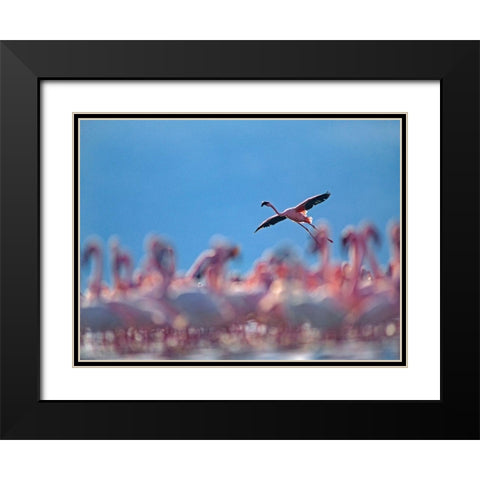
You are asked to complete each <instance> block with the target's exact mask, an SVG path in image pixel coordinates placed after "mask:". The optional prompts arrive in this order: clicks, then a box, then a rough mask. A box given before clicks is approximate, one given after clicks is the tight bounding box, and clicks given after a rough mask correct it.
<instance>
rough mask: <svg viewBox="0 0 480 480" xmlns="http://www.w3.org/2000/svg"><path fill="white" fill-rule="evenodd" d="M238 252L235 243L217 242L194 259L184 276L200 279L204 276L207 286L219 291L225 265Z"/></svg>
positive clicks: (238, 249) (222, 281)
mask: <svg viewBox="0 0 480 480" xmlns="http://www.w3.org/2000/svg"><path fill="white" fill-rule="evenodd" d="M239 253H240V248H239V247H238V246H236V245H233V246H232V245H228V244H218V245H216V246H215V247H214V248H213V249H211V250H207V251H206V252H204V253H202V254H201V255H200V256H199V257H198V258H197V260H195V262H194V264H193V265H192V266H191V267H190V270H189V271H188V272H187V275H186V277H187V278H188V279H190V280H200V279H201V278H202V277H204V276H205V277H206V279H207V283H208V286H209V287H210V288H211V289H212V290H213V291H220V290H221V289H222V286H223V283H224V268H225V265H226V263H227V262H228V261H229V260H231V259H233V258H236V257H237V256H238V255H239Z"/></svg>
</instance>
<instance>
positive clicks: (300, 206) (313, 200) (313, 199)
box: [295, 192, 330, 212]
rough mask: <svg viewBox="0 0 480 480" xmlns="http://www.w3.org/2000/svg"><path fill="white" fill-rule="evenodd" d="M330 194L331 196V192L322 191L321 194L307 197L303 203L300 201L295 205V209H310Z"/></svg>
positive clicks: (300, 210)
mask: <svg viewBox="0 0 480 480" xmlns="http://www.w3.org/2000/svg"><path fill="white" fill-rule="evenodd" d="M329 196H330V193H329V192H326V193H322V194H321V195H315V196H314V197H310V198H307V199H306V200H304V201H303V202H302V203H299V204H298V205H297V206H296V207H295V210H296V211H297V212H303V211H305V210H310V209H311V208H312V207H313V206H315V205H318V204H319V203H322V202H324V201H325V200H326V199H327V198H328V197H329Z"/></svg>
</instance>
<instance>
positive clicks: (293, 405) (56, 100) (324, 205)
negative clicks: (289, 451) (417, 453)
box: [1, 41, 480, 439]
mask: <svg viewBox="0 0 480 480" xmlns="http://www.w3.org/2000/svg"><path fill="white" fill-rule="evenodd" d="M479 53H480V52H479V43H478V42H18V41H14V42H3V43H2V45H1V62H2V63H1V65H2V69H1V72H2V74H1V89H2V90H1V98H2V112H1V115H2V117H1V118H2V121H1V135H2V158H1V168H2V170H1V171H2V180H1V182H2V184H1V188H2V194H3V200H4V201H3V202H2V207H1V208H2V217H1V218H2V220H1V222H2V238H1V240H2V241H1V249H2V250H1V258H2V287H1V288H2V319H1V329H2V330H1V332H2V336H1V342H2V345H1V346H2V376H1V382H2V437H3V438H92V439H94V438H96V439H106V438H119V439H120V438H124V439H127V438H132V439H134V438H144V439H147V438H152V439H153V438H185V439H194V438H198V439H201V438H203V439H213V438H219V439H220V438H222V439H223V438H225V439H227V438H232V439H234V438H236V439H246V438H250V439H267V438H279V439H280V438H283V439H287V438H291V439H293V438H304V439H314V438H317V439H334V438H338V439H340V438H343V439H349V438H351V439H355V438H358V439H361V438H365V439H367V438H368V439H370V438H371V439H374V438H377V439H381V438H399V439H400V438H411V439H413V438H425V439H426V438H445V439H446V438H478V437H479V407H478V405H479V402H478V401H479V395H478V373H479V372H478V353H479V351H478V340H479V336H478V333H479V332H478V305H477V303H478V302H476V300H475V298H476V292H477V291H478V271H477V265H478V202H477V201H476V199H477V198H478V154H479V141H478V140H479V136H478V128H479V102H478V98H479V71H478V66H479ZM372 367H373V368H372ZM165 409H168V412H169V414H168V415H164V411H165ZM458 412H462V415H459V413H458ZM119 418H123V419H131V420H128V421H126V422H125V421H119ZM134 418H135V421H133V419H134ZM226 419H227V421H225V420H226ZM279 419H281V421H279ZM259 420H260V421H259ZM420 420H421V421H420Z"/></svg>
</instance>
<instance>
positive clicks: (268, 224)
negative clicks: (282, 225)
mask: <svg viewBox="0 0 480 480" xmlns="http://www.w3.org/2000/svg"><path fill="white" fill-rule="evenodd" d="M286 218H287V217H285V216H283V215H273V216H272V217H270V218H267V219H266V220H265V221H264V222H262V223H261V224H260V225H259V227H258V228H257V229H256V230H255V232H253V233H257V232H258V231H259V230H260V229H261V228H265V227H271V226H272V225H275V224H276V223H278V222H281V221H282V220H285V219H286Z"/></svg>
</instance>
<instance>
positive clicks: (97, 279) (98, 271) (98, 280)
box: [89, 248, 103, 297]
mask: <svg viewBox="0 0 480 480" xmlns="http://www.w3.org/2000/svg"><path fill="white" fill-rule="evenodd" d="M91 255H92V258H93V269H92V276H91V278H90V282H89V283H90V287H89V288H90V290H91V291H92V293H94V295H95V296H96V297H99V296H100V290H101V286H102V276H103V269H102V253H101V251H100V249H99V248H94V249H92V250H91Z"/></svg>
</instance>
